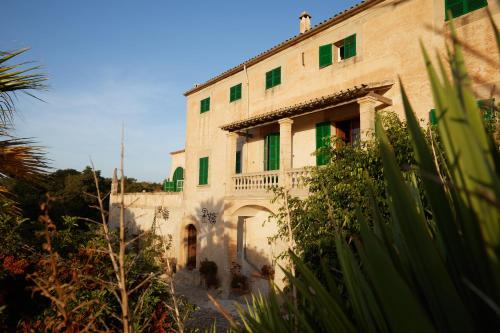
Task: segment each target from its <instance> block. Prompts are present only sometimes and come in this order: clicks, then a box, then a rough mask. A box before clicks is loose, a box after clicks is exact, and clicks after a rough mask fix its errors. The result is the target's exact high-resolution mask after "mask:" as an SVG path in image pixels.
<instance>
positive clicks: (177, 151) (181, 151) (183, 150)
mask: <svg viewBox="0 0 500 333" xmlns="http://www.w3.org/2000/svg"><path fill="white" fill-rule="evenodd" d="M185 151H186V149H179V150H174V151H171V152H170V155H175V154H180V153H184V152H185Z"/></svg>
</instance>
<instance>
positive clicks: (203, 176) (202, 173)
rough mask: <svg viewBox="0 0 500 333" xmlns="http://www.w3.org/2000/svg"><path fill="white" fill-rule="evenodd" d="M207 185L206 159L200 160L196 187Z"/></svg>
mask: <svg viewBox="0 0 500 333" xmlns="http://www.w3.org/2000/svg"><path fill="white" fill-rule="evenodd" d="M207 184H208V157H202V158H200V168H199V177H198V185H207Z"/></svg>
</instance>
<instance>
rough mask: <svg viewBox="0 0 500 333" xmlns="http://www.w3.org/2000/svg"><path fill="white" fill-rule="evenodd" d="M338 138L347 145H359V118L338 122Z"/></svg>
mask: <svg viewBox="0 0 500 333" xmlns="http://www.w3.org/2000/svg"><path fill="white" fill-rule="evenodd" d="M335 127H336V128H337V133H336V135H337V137H339V138H341V139H342V141H344V142H345V143H350V144H357V143H358V142H359V136H360V132H359V118H357V119H349V120H344V121H338V122H336V123H335Z"/></svg>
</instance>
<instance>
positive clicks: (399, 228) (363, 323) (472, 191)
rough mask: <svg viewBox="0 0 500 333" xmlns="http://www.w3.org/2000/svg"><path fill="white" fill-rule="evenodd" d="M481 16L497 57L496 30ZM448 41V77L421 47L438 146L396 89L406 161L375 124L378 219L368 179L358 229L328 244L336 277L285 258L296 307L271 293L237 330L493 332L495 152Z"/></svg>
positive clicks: (499, 188) (498, 223) (498, 168)
mask: <svg viewBox="0 0 500 333" xmlns="http://www.w3.org/2000/svg"><path fill="white" fill-rule="evenodd" d="M490 19H491V22H492V25H493V26H494V28H495V32H496V36H497V44H498V48H499V49H498V51H499V52H500V34H499V33H498V29H497V28H496V26H495V25H494V23H493V20H492V18H491V15H490ZM451 30H452V32H453V27H451ZM453 37H455V36H453ZM452 44H453V45H452V48H451V49H450V51H449V63H448V65H449V67H450V71H447V69H445V68H444V66H443V65H442V64H441V63H440V70H441V76H439V75H438V74H437V73H436V69H435V67H434V66H433V65H432V63H431V62H430V60H429V57H428V55H427V53H426V52H425V50H424V57H425V62H426V65H427V70H428V74H429V77H430V81H431V87H432V92H433V96H434V100H435V105H436V111H437V119H438V124H437V131H438V133H439V135H440V140H441V141H440V142H441V144H440V145H437V146H436V145H435V146H431V145H429V144H428V142H427V140H426V138H425V135H424V131H423V130H422V129H421V128H420V126H419V122H418V120H417V119H416V118H415V115H414V112H413V110H412V108H411V105H410V103H409V100H408V98H407V96H406V94H405V91H404V88H403V85H402V84H401V90H402V91H401V93H402V96H403V104H404V110H405V116H406V119H407V121H408V128H409V131H410V137H411V143H412V145H413V147H414V150H415V152H416V153H415V156H416V161H415V163H414V164H413V165H412V168H411V169H409V170H408V169H407V168H406V167H404V166H403V167H402V165H401V164H400V163H401V162H400V161H398V159H397V155H396V154H395V149H394V147H393V145H391V141H390V140H389V138H388V135H387V132H386V131H385V130H384V128H383V126H382V121H381V119H380V118H379V117H377V122H376V135H377V145H378V148H379V153H378V154H379V156H380V159H381V161H382V167H383V168H382V170H383V177H384V178H383V179H384V182H385V186H384V190H385V193H386V197H387V201H386V202H387V206H388V211H387V212H384V210H383V208H381V207H379V206H378V205H377V198H376V197H375V195H376V191H375V190H374V189H373V185H370V183H369V184H368V187H367V197H368V199H369V206H368V208H369V209H368V210H367V211H366V212H361V211H360V210H358V212H357V215H356V221H357V222H358V224H359V233H358V232H356V233H354V234H351V235H350V236H351V237H346V234H345V233H341V232H339V233H336V234H335V235H334V236H333V238H334V244H333V246H334V249H335V251H336V254H337V257H338V260H339V265H338V267H339V270H338V272H337V277H338V278H339V279H336V278H335V277H333V276H332V275H331V274H330V272H328V270H326V271H325V272H324V276H325V281H327V282H326V283H321V281H319V280H318V278H317V277H316V276H315V274H314V273H313V272H312V271H311V270H310V269H309V268H308V267H307V265H304V263H303V262H302V260H300V258H298V257H297V256H295V255H294V254H293V253H290V256H291V259H292V260H293V262H294V264H295V269H296V270H297V274H296V275H294V274H292V273H291V272H286V274H287V277H288V280H289V281H290V283H291V284H293V286H294V287H295V288H296V290H297V293H298V300H299V302H292V301H290V300H289V298H288V297H287V295H279V296H280V297H278V296H277V295H275V294H273V293H271V295H270V299H269V300H265V299H262V298H254V301H253V306H252V307H251V308H250V309H249V311H248V312H245V313H243V312H241V316H242V320H243V322H244V323H245V327H244V330H246V331H249V332H260V331H280V332H281V331H283V332H286V331H288V332H290V331H295V332H302V331H304V332H305V331H307V332H331V331H336V332H494V331H497V330H498V327H500V317H499V315H498V314H499V310H498V309H499V305H500V278H499V277H500V265H499V262H500V260H499V259H500V250H499V249H500V232H499V230H500V210H499V207H500V164H499V163H498V161H499V160H500V156H499V152H498V147H496V146H495V144H494V143H493V140H492V137H491V135H490V134H489V133H488V132H487V130H486V128H487V124H485V122H484V120H483V119H482V115H481V113H480V110H479V108H478V106H477V105H476V100H475V98H474V95H473V91H472V88H471V84H470V79H469V77H468V75H467V72H466V70H465V67H464V59H463V57H462V52H461V48H460V46H459V45H458V42H457V39H456V38H453V41H452ZM448 73H451V75H452V78H451V79H450V78H449V77H448V75H449V74H448ZM374 182H376V180H374ZM421 193H423V196H424V198H422V195H421ZM424 207H425V208H424ZM339 227H342V225H341V226H339ZM339 231H342V229H339ZM339 282H340V283H339ZM279 299H283V300H284V303H283V306H281V305H280V302H279V301H278V300H279Z"/></svg>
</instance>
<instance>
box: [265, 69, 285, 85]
mask: <svg viewBox="0 0 500 333" xmlns="http://www.w3.org/2000/svg"><path fill="white" fill-rule="evenodd" d="M279 84H281V67H278V68H275V69H273V70H271V71H269V72H267V73H266V89H269V88H272V87H275V86H277V85H279Z"/></svg>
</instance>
